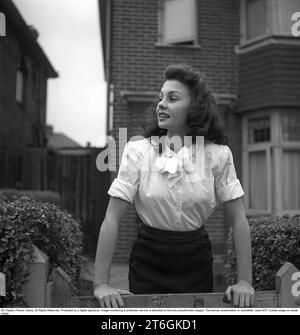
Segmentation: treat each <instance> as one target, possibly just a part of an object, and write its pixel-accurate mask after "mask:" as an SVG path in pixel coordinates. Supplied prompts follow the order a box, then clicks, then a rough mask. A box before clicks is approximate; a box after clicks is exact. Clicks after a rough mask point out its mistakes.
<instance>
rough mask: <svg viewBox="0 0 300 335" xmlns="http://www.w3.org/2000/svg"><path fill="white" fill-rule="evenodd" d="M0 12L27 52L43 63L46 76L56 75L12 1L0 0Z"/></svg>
mask: <svg viewBox="0 0 300 335" xmlns="http://www.w3.org/2000/svg"><path fill="white" fill-rule="evenodd" d="M0 12H2V13H4V14H5V17H6V23H7V26H8V27H9V28H10V29H12V30H13V31H14V32H15V33H16V36H17V37H18V40H19V42H20V44H21V45H22V47H24V49H26V50H28V52H29V53H30V54H31V55H33V56H34V58H36V59H37V60H38V61H40V62H41V63H42V64H43V65H44V67H45V69H46V73H47V77H48V78H56V77H58V73H57V72H56V70H55V69H54V67H53V66H52V65H51V63H50V61H49V59H48V57H47V56H46V54H45V52H44V51H43V49H42V48H41V46H40V45H39V43H38V42H37V40H36V37H35V34H34V33H33V32H32V30H31V29H30V27H29V26H28V25H27V24H26V22H25V21H24V19H23V17H22V16H21V14H20V12H19V11H18V9H17V8H16V6H15V5H14V4H13V2H12V1H11V0H1V1H0Z"/></svg>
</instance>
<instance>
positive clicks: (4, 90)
mask: <svg viewBox="0 0 300 335" xmlns="http://www.w3.org/2000/svg"><path fill="white" fill-rule="evenodd" d="M0 12H1V13H2V14H4V15H5V18H6V36H3V37H0V147H2V148H21V147H44V146H45V144H46V142H45V139H46V96H47V79H48V78H56V77H57V76H58V75H57V73H56V71H55V69H54V68H53V66H52V65H51V64H50V62H49V60H48V58H47V56H46V54H45V53H44V51H43V50H42V48H41V46H40V45H39V43H38V42H37V38H38V33H37V31H36V30H35V29H34V28H33V27H30V26H28V25H27V24H26V22H25V21H24V19H23V18H22V16H21V14H20V13H19V12H18V10H17V8H16V7H15V5H14V4H13V2H12V1H11V0H1V3H0Z"/></svg>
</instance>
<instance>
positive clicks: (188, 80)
mask: <svg viewBox="0 0 300 335" xmlns="http://www.w3.org/2000/svg"><path fill="white" fill-rule="evenodd" d="M164 79H165V81H166V80H178V81H180V82H181V83H183V84H184V85H186V86H187V87H188V89H189V92H190V95H191V98H192V99H191V103H190V106H189V109H188V113H187V120H186V123H187V126H188V129H189V130H188V133H187V134H186V135H187V136H192V140H193V142H195V140H196V136H204V139H205V140H209V141H211V142H214V143H216V144H227V143H228V137H227V136H226V135H224V132H223V127H222V126H221V120H220V115H219V114H218V113H217V108H216V101H215V98H214V97H213V95H212V93H211V91H210V89H209V88H208V85H207V83H206V81H205V76H204V74H203V73H201V72H198V71H196V70H194V69H193V68H192V67H191V66H189V65H185V64H174V65H169V66H167V68H166V69H165V71H164ZM143 129H144V131H145V132H144V134H143V136H144V137H146V138H147V137H151V136H163V135H166V134H167V130H166V129H163V128H160V127H159V126H158V121H157V115H156V108H153V119H152V121H151V122H150V124H149V123H148V124H145V125H144V126H143Z"/></svg>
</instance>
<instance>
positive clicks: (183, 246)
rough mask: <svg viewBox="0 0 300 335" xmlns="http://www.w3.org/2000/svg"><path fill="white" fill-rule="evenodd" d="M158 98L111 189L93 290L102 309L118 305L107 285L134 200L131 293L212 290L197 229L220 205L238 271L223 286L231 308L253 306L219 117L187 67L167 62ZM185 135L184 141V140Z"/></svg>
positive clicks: (243, 227)
mask: <svg viewBox="0 0 300 335" xmlns="http://www.w3.org/2000/svg"><path fill="white" fill-rule="evenodd" d="M159 100H160V101H159V103H158V104H157V108H156V111H155V113H156V115H155V116H156V117H155V123H154V124H153V125H152V127H150V129H149V130H148V131H146V134H145V135H146V136H145V137H146V138H145V139H142V140H139V141H135V142H128V143H127V145H126V147H125V149H124V153H123V157H122V162H121V165H120V169H119V173H118V177H117V178H116V179H115V180H114V181H113V183H112V185H111V187H110V189H109V192H108V194H109V195H110V196H111V198H110V201H109V204H108V208H107V212H106V216H105V219H104V222H103V224H102V226H101V231H100V234H99V241H98V248H97V255H96V261H95V280H94V295H95V297H96V298H97V299H98V300H99V302H100V305H101V307H113V308H115V307H118V306H122V305H123V300H122V297H121V294H122V293H124V292H122V291H121V290H118V289H115V288H112V287H111V286H110V285H109V274H110V267H111V262H112V257H113V253H114V248H115V243H116V238H117V231H118V225H119V223H120V221H121V219H122V217H123V216H124V214H125V212H126V209H127V207H128V204H129V203H132V202H133V201H134V202H135V206H136V211H137V214H138V218H139V221H140V227H139V233H138V237H137V240H136V242H135V244H134V246H133V248H132V252H131V256H130V261H129V290H130V292H131V293H134V294H151V293H154V294H159V293H161V294H163V293H192V292H212V290H213V274H212V261H213V258H212V252H211V243H210V241H209V238H208V235H207V233H206V232H205V230H204V228H203V226H204V224H205V222H206V221H207V219H208V217H209V216H210V214H211V213H212V212H213V211H214V209H215V208H216V207H217V205H219V204H221V203H223V204H224V207H225V210H226V213H227V216H228V218H229V220H230V221H231V223H232V225H233V228H234V242H235V248H236V253H237V273H238V282H237V283H236V284H235V285H233V286H230V287H228V289H227V290H226V295H227V298H228V300H231V299H233V303H234V305H235V306H238V307H247V306H252V305H253V299H254V289H253V288H252V286H251V284H252V269H251V262H252V261H251V242H250V233H249V226H248V222H247V219H246V216H245V211H244V206H243V201H242V197H243V195H244V192H243V189H242V187H241V185H240V182H239V180H238V179H237V177H236V172H235V168H234V164H233V158H232V154H231V151H230V149H229V147H228V146H227V145H226V143H227V138H226V136H224V134H223V132H222V130H221V128H220V126H219V124H218V122H217V120H218V117H217V114H216V109H215V103H214V99H213V97H212V94H211V92H210V91H209V89H208V87H207V85H206V83H205V80H204V78H203V76H202V74H201V73H198V72H196V71H194V70H193V69H192V68H191V67H189V66H186V65H170V66H168V67H167V69H166V70H165V81H164V84H163V86H162V88H161V91H160V94H159ZM185 136H188V137H185ZM203 137H204V142H202V144H203V145H202V146H201V145H200V147H199V146H198V145H197V143H198V141H199V139H200V144H201V139H203ZM174 139H175V140H174ZM185 139H189V140H190V141H189V143H188V144H186V141H184V140H185ZM182 143H184V146H182V145H180V144H182ZM172 144H173V146H171V145H172ZM201 153H202V155H201ZM199 157H200V160H199Z"/></svg>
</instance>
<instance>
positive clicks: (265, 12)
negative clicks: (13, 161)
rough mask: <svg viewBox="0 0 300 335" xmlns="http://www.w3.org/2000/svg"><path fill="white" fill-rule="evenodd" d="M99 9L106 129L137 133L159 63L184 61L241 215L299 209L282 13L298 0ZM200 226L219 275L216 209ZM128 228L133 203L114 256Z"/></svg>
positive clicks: (292, 78) (299, 141)
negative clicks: (214, 105) (223, 139)
mask: <svg viewBox="0 0 300 335" xmlns="http://www.w3.org/2000/svg"><path fill="white" fill-rule="evenodd" d="M99 8H100V24H101V34H102V47H103V57H104V67H105V79H106V82H107V101H108V104H107V133H108V134H109V135H111V136H113V137H114V138H115V139H118V132H119V128H128V139H129V138H130V137H131V136H134V135H137V134H142V128H141V126H142V124H143V122H144V120H145V119H147V115H149V108H152V103H153V101H154V100H155V98H156V96H157V95H158V92H159V90H160V87H161V84H162V80H163V78H162V72H163V69H164V68H165V67H166V66H167V65H168V64H170V63H180V62H183V63H188V64H191V65H192V66H194V67H196V68H197V69H199V70H201V71H203V72H204V73H205V74H206V77H207V79H208V83H209V85H210V88H211V90H212V91H213V92H214V94H215V96H216V98H217V100H218V110H219V112H220V113H221V115H222V118H223V121H224V125H225V130H226V133H227V135H228V136H229V146H230V148H231V150H232V152H233V157H234V161H235V166H236V171H237V175H238V178H239V179H240V180H241V182H242V186H243V188H244V190H245V206H246V210H247V214H248V215H260V214H267V215H270V214H274V213H278V212H280V211H282V210H287V209H289V210H299V209H300V177H299V176H298V175H299V170H300V136H299V132H298V133H297V131H296V128H297V129H298V130H299V126H300V95H299V92H300V80H299V78H300V38H297V37H293V36H292V34H291V24H292V23H293V22H292V21H290V16H291V13H292V12H295V11H297V9H298V11H299V12H300V1H298V0H296V1H295V0H294V1H292V0H288V1H286V0H284V1H283V0H274V1H273V0H272V1H270V0H251V1H247V0H242V1H237V0H223V1H220V0H198V1H195V0H138V1H132V0H99ZM115 176H116V174H114V173H112V178H115ZM292 176H293V178H296V179H294V180H293V178H292ZM295 181H296V183H295ZM206 229H207V231H208V233H209V234H210V237H211V239H212V242H213V252H214V258H215V268H216V269H217V273H222V272H223V269H222V265H223V264H224V260H225V254H226V243H225V241H226V236H227V230H228V224H227V223H226V217H225V215H224V210H223V207H222V206H221V207H219V208H217V210H216V211H215V212H214V214H213V215H212V216H211V218H210V219H209V222H208V223H207V225H206ZM136 231H137V223H136V214H135V211H134V208H133V206H132V207H131V208H130V211H129V212H128V213H127V214H126V216H125V217H124V219H123V222H122V224H121V226H120V230H119V237H118V242H117V248H116V252H115V256H114V261H116V262H124V261H127V259H128V255H129V252H130V246H131V243H132V242H133V240H134V239H135V235H136Z"/></svg>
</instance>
